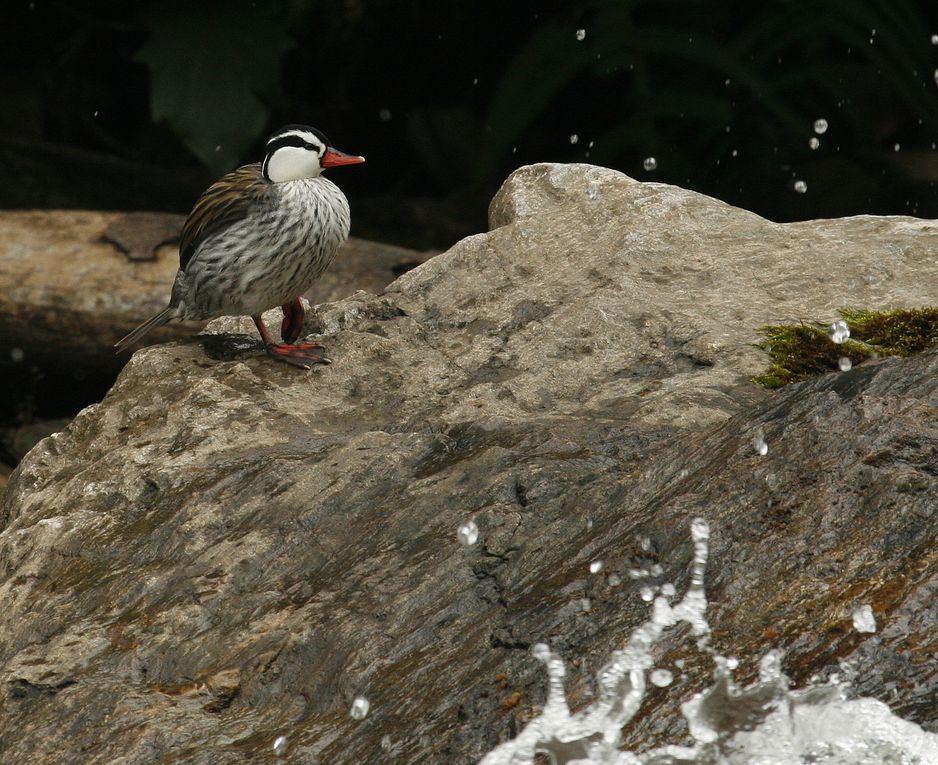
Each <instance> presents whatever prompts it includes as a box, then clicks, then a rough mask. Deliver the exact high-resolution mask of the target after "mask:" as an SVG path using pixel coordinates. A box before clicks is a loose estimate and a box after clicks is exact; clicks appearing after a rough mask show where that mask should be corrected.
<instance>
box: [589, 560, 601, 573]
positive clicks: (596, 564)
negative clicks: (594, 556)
mask: <svg viewBox="0 0 938 765" xmlns="http://www.w3.org/2000/svg"><path fill="white" fill-rule="evenodd" d="M602 570H603V562H602V561H601V560H594V561H593V562H592V563H590V573H591V574H598V573H599V572H600V571H602Z"/></svg>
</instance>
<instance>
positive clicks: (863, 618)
mask: <svg viewBox="0 0 938 765" xmlns="http://www.w3.org/2000/svg"><path fill="white" fill-rule="evenodd" d="M853 628H854V629H855V630H856V631H857V632H876V617H875V616H873V609H872V608H871V607H870V606H869V605H866V604H865V605H862V606H860V607H859V608H857V609H856V610H855V611H854V612H853Z"/></svg>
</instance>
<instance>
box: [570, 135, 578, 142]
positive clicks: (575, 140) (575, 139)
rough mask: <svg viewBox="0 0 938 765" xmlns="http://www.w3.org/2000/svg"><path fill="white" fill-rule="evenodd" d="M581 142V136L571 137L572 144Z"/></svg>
mask: <svg viewBox="0 0 938 765" xmlns="http://www.w3.org/2000/svg"><path fill="white" fill-rule="evenodd" d="M579 140H580V136H578V135H577V134H576V133H573V134H572V135H571V136H570V143H576V142H577V141H579Z"/></svg>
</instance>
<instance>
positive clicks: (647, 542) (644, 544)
mask: <svg viewBox="0 0 938 765" xmlns="http://www.w3.org/2000/svg"><path fill="white" fill-rule="evenodd" d="M638 544H639V545H640V546H641V548H642V549H643V550H645V551H646V552H647V551H648V550H650V549H651V537H649V536H644V537H641V538H640V539H639V540H638Z"/></svg>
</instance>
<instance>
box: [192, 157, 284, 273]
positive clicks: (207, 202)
mask: <svg viewBox="0 0 938 765" xmlns="http://www.w3.org/2000/svg"><path fill="white" fill-rule="evenodd" d="M268 193H270V183H269V181H266V180H265V179H264V175H263V173H262V172H261V165H260V163H259V162H256V163H254V164H252V165H245V166H244V167H239V168H238V169H237V170H234V171H232V172H230V173H228V174H227V175H225V176H222V177H221V178H220V179H219V180H217V181H216V182H215V183H213V184H212V185H211V186H209V187H208V189H206V190H205V192H204V193H203V194H202V196H200V197H199V199H198V201H197V202H196V203H195V206H194V207H193V208H192V212H190V213H189V217H188V218H186V222H185V224H183V227H182V236H181V237H180V239H179V270H180V271H185V270H186V266H187V265H188V264H189V261H190V260H192V256H193V255H195V252H196V250H197V249H198V247H199V245H200V244H202V242H203V241H205V240H206V239H207V238H208V237H210V236H212V234H217V233H218V232H219V231H222V230H223V229H225V228H227V227H228V226H230V225H231V224H232V223H235V222H236V221H239V220H242V219H243V218H246V217H247V215H248V212H249V211H250V209H251V207H252V206H253V205H255V204H257V203H258V202H261V201H263V197H264V196H265V195H266V194H268Z"/></svg>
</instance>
